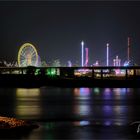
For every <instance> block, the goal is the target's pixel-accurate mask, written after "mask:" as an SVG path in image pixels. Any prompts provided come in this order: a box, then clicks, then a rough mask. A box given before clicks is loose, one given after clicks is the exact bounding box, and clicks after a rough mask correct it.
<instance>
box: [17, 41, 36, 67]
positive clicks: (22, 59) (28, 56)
mask: <svg viewBox="0 0 140 140" xmlns="http://www.w3.org/2000/svg"><path fill="white" fill-rule="evenodd" d="M37 63H38V53H37V50H36V48H35V47H34V46H33V45H32V44H31V43H25V44H23V45H22V46H21V47H20V49H19V51H18V66H19V67H26V66H37Z"/></svg>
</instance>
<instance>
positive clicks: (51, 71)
mask: <svg viewBox="0 0 140 140" xmlns="http://www.w3.org/2000/svg"><path fill="white" fill-rule="evenodd" d="M47 75H49V76H54V75H56V69H55V68H48V69H47Z"/></svg>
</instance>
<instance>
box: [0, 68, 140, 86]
mask: <svg viewBox="0 0 140 140" xmlns="http://www.w3.org/2000/svg"><path fill="white" fill-rule="evenodd" d="M139 82H140V66H129V67H124V66H120V67H116V66H115V67H114V66H111V67H101V66H94V67H33V66H28V67H0V86H2V87H3V86H15V87H24V86H25V87H41V86H62V87H139Z"/></svg>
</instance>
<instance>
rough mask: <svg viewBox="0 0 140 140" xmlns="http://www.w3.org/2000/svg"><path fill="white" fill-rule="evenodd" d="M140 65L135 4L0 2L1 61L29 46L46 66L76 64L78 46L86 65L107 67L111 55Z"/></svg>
mask: <svg viewBox="0 0 140 140" xmlns="http://www.w3.org/2000/svg"><path fill="white" fill-rule="evenodd" d="M128 36H129V37H131V47H132V49H131V56H132V58H133V60H134V61H135V63H137V64H140V55H139V54H140V1H136V2H133V1H124V2H122V1H116V2H114V1H108V2H107V1H96V2H95V1H88V2H87V1H77V2H76V1H50V2H48V1H42V2H40V1H30V2H29V1H22V2H21V1H15V2H14V1H7V2H0V59H1V60H2V59H6V60H7V61H16V60H17V53H18V50H19V48H20V46H21V45H22V44H23V43H25V42H30V43H32V44H34V45H35V47H36V48H37V51H38V54H39V55H40V57H41V59H42V60H45V61H46V62H47V63H49V62H50V61H52V60H54V59H60V61H61V63H63V64H66V63H67V61H68V60H71V61H72V63H76V61H78V62H79V64H80V61H81V56H80V55H81V44H80V43H81V41H82V40H84V42H85V47H88V48H89V64H93V63H95V61H96V60H98V61H99V62H100V63H101V64H103V65H105V63H106V60H105V59H106V43H109V44H110V64H112V63H113V58H115V56H116V55H118V56H119V58H121V59H122V62H124V61H125V60H126V59H127V37H128Z"/></svg>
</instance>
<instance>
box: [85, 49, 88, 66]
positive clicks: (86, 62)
mask: <svg viewBox="0 0 140 140" xmlns="http://www.w3.org/2000/svg"><path fill="white" fill-rule="evenodd" d="M85 50H86V61H85V66H87V65H88V48H85Z"/></svg>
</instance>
